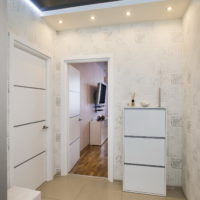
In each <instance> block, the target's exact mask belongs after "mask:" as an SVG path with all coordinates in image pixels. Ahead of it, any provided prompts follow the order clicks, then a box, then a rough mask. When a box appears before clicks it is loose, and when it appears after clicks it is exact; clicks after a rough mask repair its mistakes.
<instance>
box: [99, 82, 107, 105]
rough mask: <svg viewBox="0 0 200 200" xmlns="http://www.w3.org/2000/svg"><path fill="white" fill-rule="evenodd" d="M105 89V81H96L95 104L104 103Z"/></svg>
mask: <svg viewBox="0 0 200 200" xmlns="http://www.w3.org/2000/svg"><path fill="white" fill-rule="evenodd" d="M106 89H107V86H106V84H105V83H98V85H97V92H96V105H104V104H105V103H106Z"/></svg>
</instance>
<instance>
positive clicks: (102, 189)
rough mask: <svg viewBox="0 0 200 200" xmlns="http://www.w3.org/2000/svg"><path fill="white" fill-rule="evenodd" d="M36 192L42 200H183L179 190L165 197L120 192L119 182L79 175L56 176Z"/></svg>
mask: <svg viewBox="0 0 200 200" xmlns="http://www.w3.org/2000/svg"><path fill="white" fill-rule="evenodd" d="M38 190H40V191H41V193H42V200H185V198H184V196H183V194H182V192H181V190H180V189H177V188H170V190H168V196H167V197H158V196H151V195H142V194H135V193H127V192H122V184H121V182H117V181H116V182H114V183H110V182H108V181H107V179H105V178H97V177H87V176H79V175H68V176H65V177H60V176H57V177H55V179H54V180H53V181H50V182H47V183H45V184H43V185H42V186H41V187H40V188H39V189H38Z"/></svg>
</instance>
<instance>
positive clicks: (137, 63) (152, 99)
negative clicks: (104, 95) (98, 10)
mask: <svg viewBox="0 0 200 200" xmlns="http://www.w3.org/2000/svg"><path fill="white" fill-rule="evenodd" d="M181 28H182V26H181V21H163V22H150V23H142V24H129V25H118V26H109V27H99V28H91V29H80V30H72V31H66V32H61V33H59V34H58V37H57V41H56V55H57V56H56V59H57V61H60V59H61V58H67V57H78V56H86V55H106V54H108V55H113V60H114V102H113V107H114V148H115V149H114V152H115V155H114V178H115V179H122V162H123V161H122V134H123V118H122V111H123V107H124V106H126V105H127V103H128V102H130V100H131V96H132V94H133V92H136V104H137V105H139V104H140V102H141V101H143V100H146V101H148V102H149V103H150V104H151V106H157V105H158V88H159V87H161V88H162V106H163V107H166V108H167V112H168V120H167V133H168V152H167V183H168V185H179V186H180V185H181V179H182V125H183V123H182V122H183V118H182V117H183V109H182V106H183V105H182V102H183V101H182V99H183V63H182V58H183V57H182V53H183V52H182V51H183V37H182V29H181ZM59 79H60V77H59V63H57V81H56V82H57V89H56V91H59V90H58V89H59ZM59 97H60V94H59V92H57V99H58V102H59ZM58 119H59V103H58V104H57V117H56V120H57V127H56V134H57V144H58V146H59V134H60V132H59V131H60V130H59V126H58V124H59V120H58ZM56 166H57V168H59V160H57V165H56Z"/></svg>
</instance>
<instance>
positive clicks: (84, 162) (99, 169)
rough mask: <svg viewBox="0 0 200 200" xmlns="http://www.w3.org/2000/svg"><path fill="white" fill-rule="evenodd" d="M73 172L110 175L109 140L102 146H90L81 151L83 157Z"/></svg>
mask: <svg viewBox="0 0 200 200" xmlns="http://www.w3.org/2000/svg"><path fill="white" fill-rule="evenodd" d="M70 173H72V174H80V175H88V176H99V177H107V176H108V142H107V141H106V142H105V143H104V144H103V145H101V146H88V147H86V148H85V149H84V151H83V152H82V153H81V158H80V160H79V161H78V163H77V164H76V165H75V166H74V168H73V169H72V170H71V172H70Z"/></svg>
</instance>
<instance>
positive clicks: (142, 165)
mask: <svg viewBox="0 0 200 200" xmlns="http://www.w3.org/2000/svg"><path fill="white" fill-rule="evenodd" d="M124 165H133V166H140V167H157V168H165V166H160V165H144V164H136V163H124Z"/></svg>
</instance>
